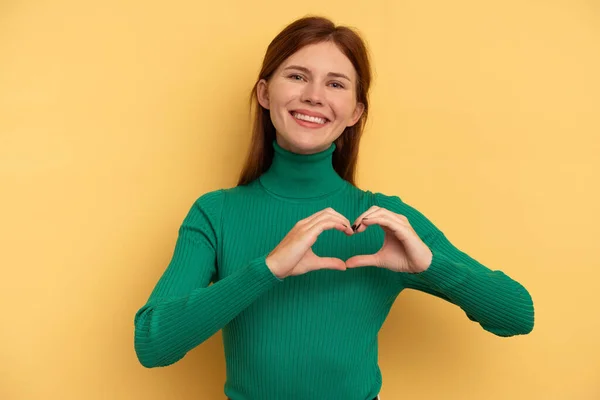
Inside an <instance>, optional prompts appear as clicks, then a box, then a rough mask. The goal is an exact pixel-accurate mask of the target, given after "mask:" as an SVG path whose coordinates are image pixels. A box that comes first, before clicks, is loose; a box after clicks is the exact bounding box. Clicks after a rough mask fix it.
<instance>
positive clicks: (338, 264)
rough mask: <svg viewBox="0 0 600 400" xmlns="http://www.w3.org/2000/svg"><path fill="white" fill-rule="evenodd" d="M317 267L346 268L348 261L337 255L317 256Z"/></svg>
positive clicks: (342, 269)
mask: <svg viewBox="0 0 600 400" xmlns="http://www.w3.org/2000/svg"><path fill="white" fill-rule="evenodd" d="M315 269H339V270H341V271H344V270H346V263H345V262H344V261H342V260H340V259H339V258H335V257H317V259H316V261H315Z"/></svg>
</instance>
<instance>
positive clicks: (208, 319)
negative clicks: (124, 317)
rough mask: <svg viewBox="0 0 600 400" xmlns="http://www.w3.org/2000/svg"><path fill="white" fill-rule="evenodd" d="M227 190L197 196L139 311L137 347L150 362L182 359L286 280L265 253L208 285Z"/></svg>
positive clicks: (141, 358)
mask: <svg viewBox="0 0 600 400" xmlns="http://www.w3.org/2000/svg"><path fill="white" fill-rule="evenodd" d="M223 196H224V193H223V191H222V190H218V191H214V192H209V193H207V194H205V195H203V196H202V197H200V198H199V199H198V200H196V202H195V203H194V205H193V206H192V208H191V209H190V211H189V213H188V215H187V216H186V217H185V219H184V221H183V223H182V225H181V227H180V228H179V235H178V238H177V242H176V244H175V250H174V253H173V257H172V259H171V261H170V263H169V265H168V266H167V268H166V270H165V272H164V273H163V275H162V276H161V278H160V279H159V281H158V283H157V284H156V286H155V287H154V289H153V291H152V293H151V294H150V297H149V299H148V301H147V303H146V304H145V305H144V306H143V307H142V308H140V309H139V310H138V311H137V313H136V314H135V318H134V325H135V335H134V344H135V351H136V354H137V357H138V360H139V361H140V363H141V364H142V365H143V366H145V367H147V368H152V367H162V366H167V365H170V364H173V363H175V362H177V361H179V360H180V359H182V358H183V357H184V356H185V355H186V354H187V352H189V351H190V350H192V349H193V348H194V347H196V346H198V345H199V344H201V343H202V342H204V341H205V340H207V339H208V338H209V337H211V336H212V335H214V334H215V333H216V332H217V331H219V330H220V329H221V328H222V327H223V326H225V325H226V324H227V323H228V322H229V321H231V320H232V319H233V318H235V317H236V316H237V315H238V314H239V313H240V312H242V311H243V310H244V309H246V308H247V307H248V306H250V305H251V304H252V303H253V302H254V300H256V299H257V298H258V297H259V296H260V295H261V294H263V293H265V292H266V291H267V290H269V289H270V288H271V287H272V286H273V285H275V284H277V283H278V282H281V280H280V279H279V278H277V277H276V276H275V275H274V274H272V272H271V270H270V269H269V268H268V267H267V265H266V264H265V258H266V254H265V255H263V256H261V257H257V258H255V259H253V260H250V261H249V262H248V263H247V264H246V266H245V267H244V268H241V269H240V270H238V271H236V272H234V273H233V274H231V275H229V276H227V277H225V278H223V279H221V280H219V281H217V282H216V283H214V284H213V285H210V286H209V283H210V282H211V281H213V282H214V280H215V278H216V276H217V274H216V273H217V269H216V268H217V267H216V264H217V263H216V254H217V238H218V237H219V230H220V225H219V224H220V218H221V215H220V213H221V206H222V200H223V199H222V198H223Z"/></svg>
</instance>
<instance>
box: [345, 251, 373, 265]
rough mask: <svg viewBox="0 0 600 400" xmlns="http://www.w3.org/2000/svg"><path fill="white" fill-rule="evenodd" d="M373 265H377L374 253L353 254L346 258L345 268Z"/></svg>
mask: <svg viewBox="0 0 600 400" xmlns="http://www.w3.org/2000/svg"><path fill="white" fill-rule="evenodd" d="M373 265H377V258H376V257H375V254H368V255H366V256H365V255H363V256H354V257H350V258H349V259H347V260H346V267H347V268H356V267H369V266H373Z"/></svg>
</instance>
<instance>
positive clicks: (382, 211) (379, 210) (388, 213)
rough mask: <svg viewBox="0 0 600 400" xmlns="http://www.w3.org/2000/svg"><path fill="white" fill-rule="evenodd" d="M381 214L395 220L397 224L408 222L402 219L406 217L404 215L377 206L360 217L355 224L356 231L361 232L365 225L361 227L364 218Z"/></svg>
mask: <svg viewBox="0 0 600 400" xmlns="http://www.w3.org/2000/svg"><path fill="white" fill-rule="evenodd" d="M381 216H385V217H386V218H388V219H390V220H394V221H396V222H397V223H398V224H402V225H405V224H406V223H408V220H406V221H404V219H406V217H404V216H403V215H399V214H396V213H394V212H392V211H390V210H388V209H386V208H382V207H378V208H377V209H376V210H374V211H372V212H371V213H369V214H367V215H365V216H364V217H362V219H360V220H359V221H358V222H357V224H356V227H357V229H356V232H359V231H360V232H363V231H364V230H365V229H366V227H364V228H363V225H364V224H363V220H364V219H365V218H368V219H371V218H374V217H381Z"/></svg>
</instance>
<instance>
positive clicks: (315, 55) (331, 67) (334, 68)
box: [280, 42, 356, 77]
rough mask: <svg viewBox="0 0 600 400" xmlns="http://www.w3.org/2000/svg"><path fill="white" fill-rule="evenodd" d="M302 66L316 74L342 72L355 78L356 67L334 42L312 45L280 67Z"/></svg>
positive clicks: (289, 58) (301, 50) (302, 49)
mask: <svg viewBox="0 0 600 400" xmlns="http://www.w3.org/2000/svg"><path fill="white" fill-rule="evenodd" d="M292 64H293V65H301V66H303V67H306V68H308V69H310V70H311V71H312V72H313V73H315V74H321V73H322V74H327V73H328V72H340V73H343V74H346V75H348V76H349V77H355V76H356V75H355V74H356V71H355V70H354V66H353V65H352V63H351V62H350V60H349V59H348V57H346V55H345V54H344V53H342V51H341V50H340V49H339V48H338V47H337V46H336V45H335V44H334V43H332V42H322V43H316V44H310V45H308V46H304V47H302V48H301V49H300V50H298V51H297V52H295V53H294V54H292V55H291V56H289V57H288V58H287V59H286V60H285V61H284V62H283V63H282V64H281V66H280V69H283V68H285V67H287V66H289V65H292Z"/></svg>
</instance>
